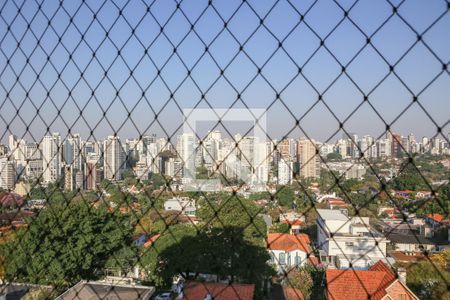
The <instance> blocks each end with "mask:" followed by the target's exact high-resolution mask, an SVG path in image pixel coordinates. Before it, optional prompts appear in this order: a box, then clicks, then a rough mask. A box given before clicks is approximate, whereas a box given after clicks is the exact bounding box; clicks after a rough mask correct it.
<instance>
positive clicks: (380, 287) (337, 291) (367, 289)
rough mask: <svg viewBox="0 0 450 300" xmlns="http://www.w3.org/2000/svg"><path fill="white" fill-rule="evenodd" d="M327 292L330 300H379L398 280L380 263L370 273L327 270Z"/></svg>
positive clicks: (350, 270) (349, 270)
mask: <svg viewBox="0 0 450 300" xmlns="http://www.w3.org/2000/svg"><path fill="white" fill-rule="evenodd" d="M326 276H327V292H328V299H330V300H341V299H342V300H347V299H355V300H366V299H371V300H379V299H382V298H383V297H384V296H385V295H386V293H387V292H386V288H387V287H388V286H389V285H390V284H391V283H392V282H394V281H395V280H396V277H395V275H394V273H393V272H392V271H391V270H390V269H389V267H388V266H387V265H386V264H384V263H383V262H381V261H379V262H377V263H376V264H375V265H373V266H372V267H371V268H370V269H369V270H368V271H359V270H358V271H356V270H352V269H348V270H327V272H326Z"/></svg>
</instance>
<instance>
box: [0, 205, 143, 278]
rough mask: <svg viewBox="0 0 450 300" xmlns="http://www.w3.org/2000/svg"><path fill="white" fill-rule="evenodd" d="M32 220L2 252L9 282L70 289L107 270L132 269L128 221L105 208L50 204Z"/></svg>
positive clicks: (129, 225)
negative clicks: (64, 286)
mask: <svg viewBox="0 0 450 300" xmlns="http://www.w3.org/2000/svg"><path fill="white" fill-rule="evenodd" d="M29 221H30V222H29V226H28V228H25V229H21V230H20V231H19V232H18V234H17V238H16V239H14V240H13V241H12V242H10V243H8V244H6V245H4V246H3V247H2V249H1V250H2V252H3V256H4V257H5V264H6V276H5V277H6V279H7V280H9V281H20V282H28V283H37V284H54V285H57V286H61V285H70V284H73V283H75V282H77V281H79V280H80V279H94V278H95V276H96V275H95V274H96V273H95V271H98V270H101V269H102V268H104V267H105V266H108V267H118V268H122V269H127V268H128V267H129V266H130V265H129V264H130V263H131V257H133V256H134V257H135V253H134V252H133V251H134V250H133V247H132V239H131V234H132V226H131V224H130V222H129V219H128V217H126V216H124V215H121V214H113V213H109V212H106V210H105V209H104V208H102V209H96V208H91V207H88V206H87V205H86V204H84V203H83V202H78V203H71V204H70V205H68V206H65V205H63V204H59V203H57V204H55V203H53V202H51V203H50V205H49V207H48V208H47V209H45V210H43V211H41V212H40V213H39V215H38V216H37V217H36V218H35V219H33V220H29Z"/></svg>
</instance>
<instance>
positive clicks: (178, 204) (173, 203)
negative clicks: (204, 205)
mask: <svg viewBox="0 0 450 300" xmlns="http://www.w3.org/2000/svg"><path fill="white" fill-rule="evenodd" d="M164 210H174V211H180V212H181V213H182V214H184V215H186V216H195V215H196V213H197V207H196V206H195V200H193V199H190V198H188V197H180V198H178V197H176V198H172V199H169V200H166V202H164Z"/></svg>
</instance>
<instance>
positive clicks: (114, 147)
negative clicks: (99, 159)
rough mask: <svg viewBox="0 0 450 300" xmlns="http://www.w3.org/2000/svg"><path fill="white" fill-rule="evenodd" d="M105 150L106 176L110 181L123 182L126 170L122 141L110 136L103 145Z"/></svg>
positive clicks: (104, 168)
mask: <svg viewBox="0 0 450 300" xmlns="http://www.w3.org/2000/svg"><path fill="white" fill-rule="evenodd" d="M103 149H104V167H103V170H104V175H105V178H106V179H108V180H121V179H122V174H123V171H124V170H125V167H126V165H125V151H124V149H123V147H122V144H121V142H120V139H119V138H118V137H116V136H109V137H108V138H107V139H106V140H105V141H104V143H103Z"/></svg>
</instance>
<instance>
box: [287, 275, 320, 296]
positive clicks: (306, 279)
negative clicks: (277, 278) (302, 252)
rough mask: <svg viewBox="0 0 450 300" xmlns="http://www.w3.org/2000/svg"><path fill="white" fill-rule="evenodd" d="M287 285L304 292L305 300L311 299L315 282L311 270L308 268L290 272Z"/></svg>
mask: <svg viewBox="0 0 450 300" xmlns="http://www.w3.org/2000/svg"><path fill="white" fill-rule="evenodd" d="M287 283H288V284H289V286H291V287H293V288H295V289H299V290H300V291H301V292H302V294H303V297H304V299H310V296H311V292H312V288H313V284H314V282H313V278H312V276H311V273H310V272H309V270H307V269H306V268H298V269H295V268H294V269H292V270H290V271H289V273H288V278H287Z"/></svg>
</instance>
